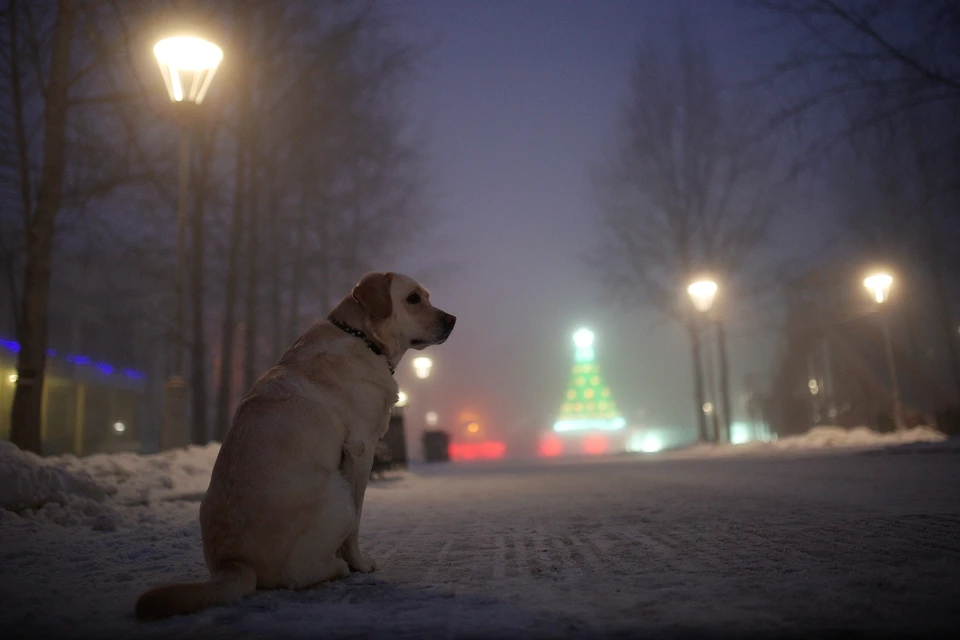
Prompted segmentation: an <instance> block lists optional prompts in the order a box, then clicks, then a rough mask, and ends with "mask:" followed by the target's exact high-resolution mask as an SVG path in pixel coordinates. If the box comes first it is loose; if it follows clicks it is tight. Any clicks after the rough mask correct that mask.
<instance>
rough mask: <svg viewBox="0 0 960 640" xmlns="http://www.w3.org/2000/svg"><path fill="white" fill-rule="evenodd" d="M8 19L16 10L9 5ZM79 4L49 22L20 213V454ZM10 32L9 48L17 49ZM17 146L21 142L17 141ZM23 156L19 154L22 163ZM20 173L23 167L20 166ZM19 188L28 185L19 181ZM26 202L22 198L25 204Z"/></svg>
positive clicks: (40, 342)
mask: <svg viewBox="0 0 960 640" xmlns="http://www.w3.org/2000/svg"><path fill="white" fill-rule="evenodd" d="M10 9H11V19H14V18H12V16H15V15H16V13H17V11H18V7H17V6H16V5H15V4H14V3H13V2H11V6H10ZM79 11H80V9H79V6H78V3H76V2H74V1H72V0H59V1H58V2H57V5H56V17H55V18H54V22H53V34H52V43H51V55H50V64H49V67H48V69H49V71H48V72H47V76H46V78H44V81H43V84H44V85H45V94H46V96H45V97H46V100H45V101H44V105H43V147H42V160H41V163H40V175H39V181H38V183H37V187H36V189H37V190H36V199H35V200H34V201H33V206H32V208H31V209H26V210H24V211H23V215H24V226H25V230H26V232H27V241H26V252H27V262H26V272H25V275H24V283H23V289H22V294H23V300H22V305H21V311H20V316H19V323H18V327H19V330H20V331H19V338H20V352H19V353H18V356H17V389H16V393H15V395H14V399H13V409H12V414H11V416H12V417H11V419H12V423H13V424H12V426H11V429H10V440H11V441H12V442H13V443H14V444H16V445H17V446H18V447H20V448H21V449H23V450H25V451H33V452H34V453H40V452H41V447H42V443H41V439H40V432H41V429H40V427H41V419H42V412H41V408H42V401H43V384H44V374H45V369H46V351H47V297H48V293H49V289H50V260H51V253H52V249H53V235H54V230H55V228H56V219H57V213H58V212H59V210H60V202H61V198H62V196H63V183H64V173H65V171H66V158H65V150H66V146H67V139H66V138H67V136H66V132H67V113H68V108H69V88H70V81H71V75H70V71H71V69H70V60H71V51H72V48H73V39H74V32H75V28H76V24H77V17H78V14H79ZM17 35H18V34H16V33H15V32H14V33H13V34H12V43H11V48H12V49H17V48H18V44H17V42H16V37H17ZM20 142H21V143H23V142H25V141H24V140H22V139H21V140H20ZM25 157H26V154H24V155H22V156H21V161H23V160H24V159H25ZM22 171H23V173H24V174H25V173H27V171H28V169H27V168H26V167H24V168H23V169H22ZM22 186H23V188H27V187H28V186H29V182H28V181H24V183H23V185H22ZM30 200H31V198H30V197H29V194H22V202H23V203H24V205H27V204H28V203H29V202H30Z"/></svg>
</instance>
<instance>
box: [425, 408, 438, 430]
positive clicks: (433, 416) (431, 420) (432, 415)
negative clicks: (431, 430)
mask: <svg viewBox="0 0 960 640" xmlns="http://www.w3.org/2000/svg"><path fill="white" fill-rule="evenodd" d="M426 419H427V424H428V425H430V426H431V427H435V426H437V422H439V421H440V416H438V415H437V412H436V411H427V415H426Z"/></svg>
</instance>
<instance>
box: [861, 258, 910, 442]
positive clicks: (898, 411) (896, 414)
mask: <svg viewBox="0 0 960 640" xmlns="http://www.w3.org/2000/svg"><path fill="white" fill-rule="evenodd" d="M891 285H893V276H891V275H890V274H889V273H886V272H883V271H878V272H876V273H873V274H871V275H869V276H867V277H866V278H864V279H863V286H865V287H866V288H867V290H868V291H870V294H871V295H872V296H873V299H874V301H875V302H876V303H877V304H879V305H882V304H883V303H884V302H886V301H887V299H888V298H889V297H890V287H891ZM889 311H890V310H889V309H887V313H884V314H881V315H882V321H881V324H882V326H883V342H884V347H885V350H886V352H887V368H888V369H889V371H890V386H891V387H892V400H893V424H894V426H895V427H896V429H897V431H901V430H903V429H904V428H905V427H906V424H905V422H904V419H903V406H902V404H901V402H900V384H899V383H898V382H897V365H896V360H894V357H893V343H892V342H891V341H890V318H889Z"/></svg>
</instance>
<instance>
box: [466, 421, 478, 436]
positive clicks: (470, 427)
mask: <svg viewBox="0 0 960 640" xmlns="http://www.w3.org/2000/svg"><path fill="white" fill-rule="evenodd" d="M467 431H469V432H470V433H476V432H477V431H480V423H478V422H471V423H470V424H468V425H467Z"/></svg>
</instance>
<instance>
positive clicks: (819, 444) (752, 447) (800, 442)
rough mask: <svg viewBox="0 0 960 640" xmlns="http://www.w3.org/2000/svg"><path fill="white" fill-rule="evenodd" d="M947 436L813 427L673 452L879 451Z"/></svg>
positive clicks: (927, 430) (926, 430) (919, 430)
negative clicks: (795, 432)
mask: <svg viewBox="0 0 960 640" xmlns="http://www.w3.org/2000/svg"><path fill="white" fill-rule="evenodd" d="M946 439H947V436H946V435H945V434H943V433H941V432H940V431H937V430H936V429H934V428H933V427H927V426H917V427H912V428H910V429H904V430H902V431H893V432H890V433H880V432H879V431H874V430H872V429H869V428H867V427H853V428H850V429H848V428H846V427H835V426H820V427H813V428H812V429H810V430H809V431H807V432H806V433H803V434H800V435H795V436H786V437H783V438H780V439H778V440H773V441H771V442H762V441H759V440H754V441H751V442H746V443H743V444H721V445H714V444H697V445H694V446H692V447H689V448H687V449H684V450H681V451H677V452H676V455H678V456H682V457H688V456H690V457H700V456H703V457H712V456H729V455H740V454H751V453H759V454H769V453H779V452H799V451H822V450H832V449H841V448H842V449H852V448H882V447H890V446H897V445H906V444H915V443H939V442H943V441H945V440H946Z"/></svg>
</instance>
